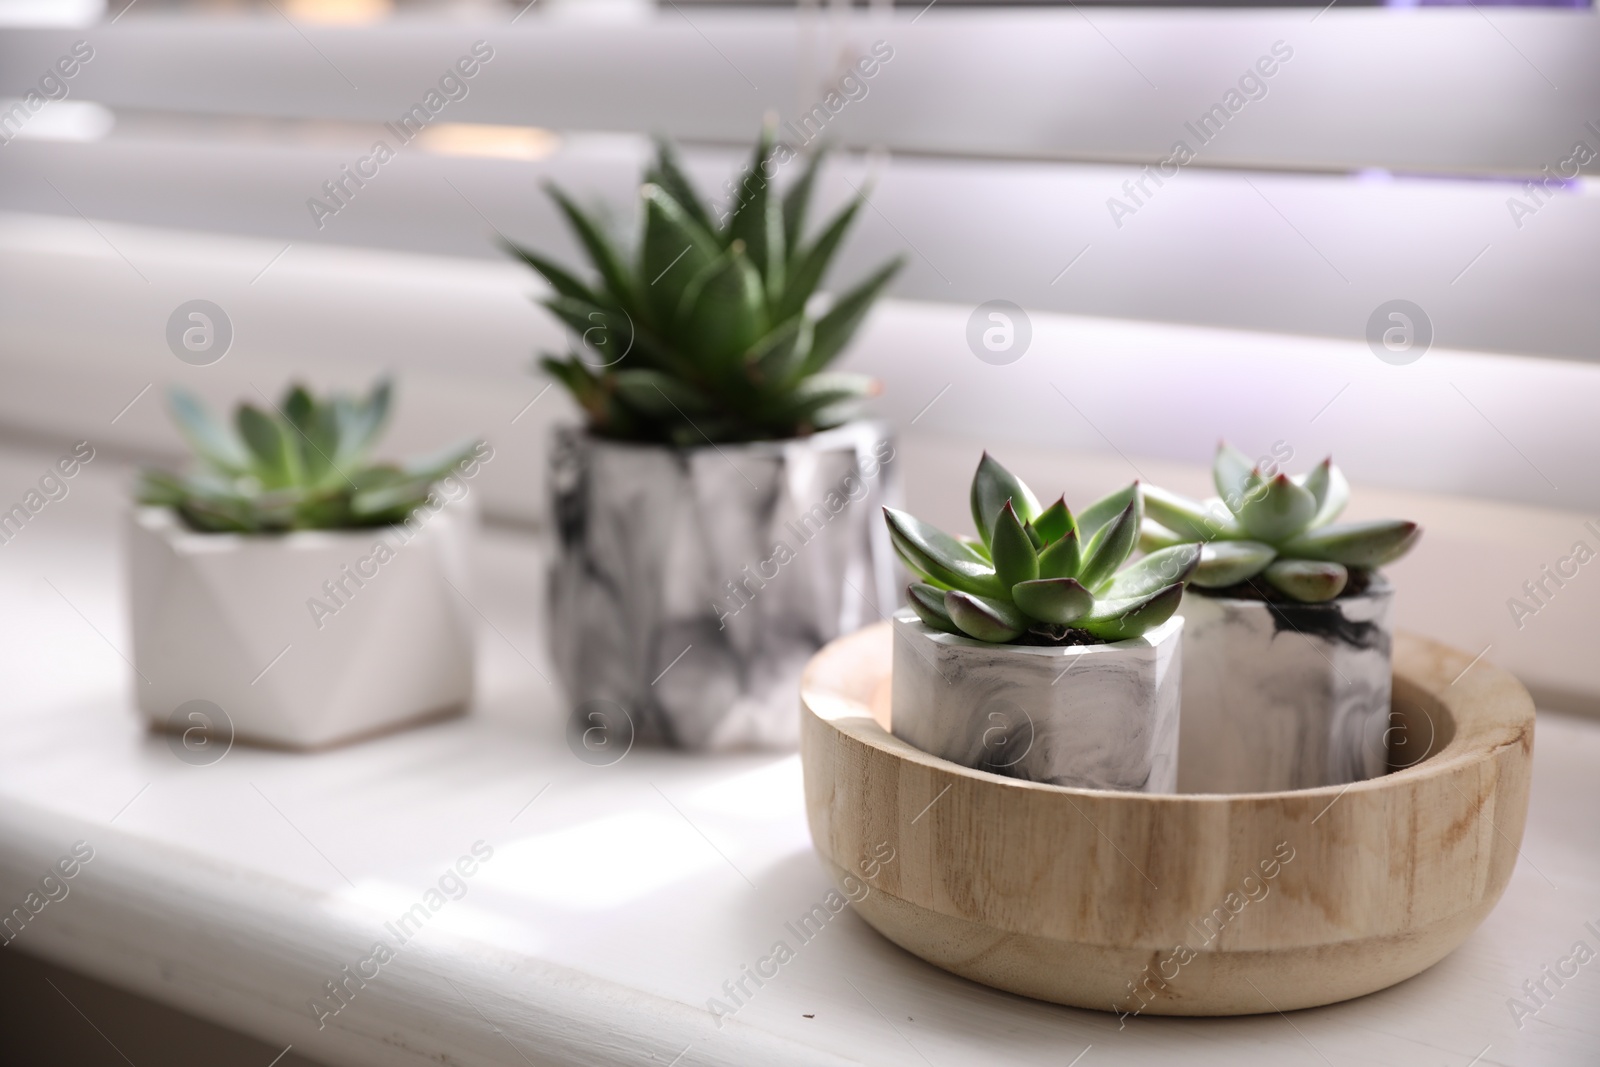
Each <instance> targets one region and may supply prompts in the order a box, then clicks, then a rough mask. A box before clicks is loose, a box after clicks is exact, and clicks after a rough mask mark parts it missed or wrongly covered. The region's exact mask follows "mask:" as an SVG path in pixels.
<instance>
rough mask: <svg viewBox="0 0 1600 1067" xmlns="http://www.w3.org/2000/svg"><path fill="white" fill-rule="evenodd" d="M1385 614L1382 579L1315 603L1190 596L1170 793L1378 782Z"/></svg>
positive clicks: (1389, 607)
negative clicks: (1354, 592)
mask: <svg viewBox="0 0 1600 1067" xmlns="http://www.w3.org/2000/svg"><path fill="white" fill-rule="evenodd" d="M1393 605H1394V588H1393V587H1392V586H1391V585H1390V584H1389V583H1388V581H1386V580H1385V579H1384V578H1383V577H1382V576H1381V575H1374V576H1373V578H1372V584H1371V585H1370V586H1369V587H1368V588H1367V589H1366V590H1365V591H1363V592H1361V593H1359V594H1357V595H1354V596H1346V597H1339V598H1338V599H1335V600H1330V601H1326V602H1324V603H1321V604H1299V603H1275V602H1267V601H1262V600H1245V599H1232V598H1227V597H1211V596H1207V595H1206V594H1205V593H1204V592H1203V591H1202V590H1200V589H1197V588H1195V587H1194V586H1190V587H1189V589H1188V591H1187V593H1186V594H1185V595H1184V598H1183V603H1182V605H1181V606H1180V607H1179V609H1178V611H1179V614H1181V615H1182V616H1183V617H1184V618H1185V619H1186V620H1187V621H1188V625H1187V627H1186V628H1185V630H1184V640H1183V660H1184V662H1183V726H1182V730H1181V738H1182V740H1181V743H1180V746H1179V754H1178V790H1179V792H1182V793H1263V792H1278V791H1281V790H1286V789H1314V788H1316V787H1319V786H1327V785H1343V784H1345V783H1347V782H1359V781H1363V780H1365V779H1367V778H1374V777H1377V776H1378V775H1380V774H1383V773H1384V772H1385V770H1386V750H1385V740H1386V738H1385V735H1386V733H1387V731H1388V729H1389V692H1390V686H1391V678H1390V670H1391V667H1390V650H1391V648H1392V647H1393V643H1394V636H1393V619H1392V616H1393ZM1406 740H1407V741H1408V742H1409V741H1410V739H1406ZM1417 743H1418V745H1419V746H1421V745H1426V744H1427V739H1425V738H1419V739H1417ZM1419 758H1420V756H1419Z"/></svg>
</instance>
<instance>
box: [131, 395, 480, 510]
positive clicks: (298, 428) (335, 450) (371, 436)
mask: <svg viewBox="0 0 1600 1067" xmlns="http://www.w3.org/2000/svg"><path fill="white" fill-rule="evenodd" d="M391 394H392V389H391V387H390V384H389V382H388V381H387V380H382V381H379V382H378V383H377V384H376V385H375V386H374V387H373V389H372V392H371V393H369V394H368V395H367V396H365V397H352V396H346V395H342V394H337V393H336V394H334V395H332V396H331V397H329V398H327V399H326V400H321V401H319V400H316V399H314V398H313V397H312V396H311V394H310V393H308V392H307V391H306V390H305V388H304V387H303V386H300V385H291V386H290V387H289V389H288V390H287V391H286V392H285V393H284V396H283V400H282V402H281V403H279V404H278V406H277V407H276V408H274V409H273V410H272V411H270V412H269V411H262V410H261V409H259V408H256V407H253V406H251V405H249V404H240V405H239V407H238V409H237V410H236V411H235V412H234V420H233V426H232V427H231V428H230V427H229V426H228V425H227V424H226V423H223V422H220V421H218V420H217V419H215V418H213V417H212V416H211V413H210V412H208V411H207V410H206V409H205V407H204V406H202V405H201V403H200V402H199V401H198V400H196V399H195V398H194V397H193V396H191V395H190V394H188V393H186V392H184V391H182V390H179V389H174V390H173V391H172V393H171V396H170V398H169V402H170V407H171V411H172V418H173V421H174V422H176V423H177V424H178V429H179V430H180V431H181V432H182V433H183V436H184V438H185V439H186V440H187V441H188V442H189V446H190V447H191V448H192V449H193V450H194V455H195V466H194V469H193V470H192V471H191V472H190V473H188V474H185V475H177V474H173V473H171V472H170V471H164V470H155V469H151V470H146V471H144V473H143V477H142V479H141V482H140V485H139V491H138V499H139V502H140V503H141V504H151V505H158V506H162V507H170V508H172V509H174V510H175V511H176V512H177V513H178V514H179V515H180V516H181V517H182V518H183V520H184V522H186V523H187V524H188V525H189V526H190V527H192V528H193V529H196V530H200V531H204V532H213V533H219V532H224V531H237V532H240V533H278V532H282V531H286V530H311V529H317V530H321V529H343V528H347V527H363V526H386V525H389V524H391V523H398V522H404V521H405V520H406V519H407V518H408V517H409V516H410V515H411V512H412V511H413V510H415V509H416V508H417V506H418V505H420V504H422V503H423V502H424V501H425V500H427V498H428V494H429V491H430V490H431V489H432V488H433V485H434V483H436V482H438V481H439V480H440V479H441V478H443V477H444V476H445V475H447V474H449V473H450V472H451V470H452V469H454V468H455V467H457V466H458V465H459V464H461V463H463V462H465V461H466V460H468V459H469V458H470V457H471V456H473V455H474V454H475V451H476V448H477V446H476V444H475V443H466V444H459V445H453V446H451V447H450V448H448V449H445V450H443V451H441V452H438V453H435V454H434V455H432V456H428V457H426V458H424V459H420V460H414V461H412V462H410V463H406V464H403V465H399V466H396V465H394V464H388V463H370V462H368V460H367V455H368V453H369V452H370V451H371V449H372V446H373V445H374V444H375V443H376V442H377V439H378V436H379V434H381V433H382V431H383V427H384V423H385V422H386V421H387V419H388V414H389V398H390V396H391Z"/></svg>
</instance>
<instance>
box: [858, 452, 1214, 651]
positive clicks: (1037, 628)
mask: <svg viewBox="0 0 1600 1067" xmlns="http://www.w3.org/2000/svg"><path fill="white" fill-rule="evenodd" d="M884 517H885V519H886V520H887V521H888V524H889V537H890V540H891V541H892V542H893V543H894V547H895V549H896V551H898V552H899V553H900V558H901V559H902V560H904V561H905V564H906V566H907V567H909V568H910V569H911V570H912V571H913V572H914V573H915V574H917V575H918V576H920V577H921V578H922V581H920V582H917V583H915V584H913V585H912V586H911V587H910V589H909V593H910V599H911V607H912V610H914V611H915V612H916V613H917V615H918V616H919V617H921V619H922V621H923V622H925V623H927V624H928V625H929V626H931V627H933V628H934V629H936V630H943V631H945V632H946V633H952V634H961V635H962V636H965V637H971V638H975V639H977V640H979V641H988V642H991V643H994V644H1006V643H1015V644H1030V645H1064V644H1086V643H1093V642H1100V641H1121V640H1125V639H1127V638H1132V637H1138V636H1140V635H1141V634H1144V633H1145V632H1146V631H1148V630H1150V629H1152V628H1154V627H1156V626H1159V625H1161V624H1162V623H1163V622H1166V621H1167V619H1169V618H1171V617H1172V613H1173V612H1174V611H1176V610H1177V607H1178V602H1179V600H1180V599H1182V597H1183V584H1184V580H1185V579H1186V578H1188V576H1189V574H1190V573H1191V572H1192V571H1193V570H1194V568H1195V567H1196V565H1197V564H1198V563H1199V561H1200V546H1199V545H1197V544H1178V545H1174V546H1172V547H1171V548H1165V549H1161V550H1158V551H1156V552H1152V553H1150V554H1149V555H1147V556H1145V557H1144V558H1143V559H1141V560H1139V561H1138V562H1137V563H1134V564H1132V565H1130V566H1127V567H1124V566H1123V564H1124V563H1125V562H1127V559H1128V556H1129V554H1130V553H1132V552H1133V550H1134V547H1135V545H1136V544H1137V543H1138V540H1139V529H1140V522H1141V520H1142V517H1143V503H1142V494H1141V492H1140V489H1139V483H1138V482H1134V483H1133V484H1132V485H1129V486H1128V487H1127V488H1125V489H1119V490H1118V491H1116V492H1114V493H1112V494H1110V495H1109V496H1107V497H1104V498H1103V499H1100V500H1097V501H1095V502H1094V503H1093V504H1090V505H1089V506H1088V507H1087V508H1084V509H1083V510H1082V511H1080V512H1078V513H1077V514H1076V515H1074V514H1073V513H1072V512H1071V511H1069V510H1068V509H1067V503H1066V500H1065V499H1058V500H1057V501H1056V502H1055V503H1053V504H1051V505H1050V506H1049V507H1040V505H1039V501H1038V499H1037V498H1036V497H1035V496H1034V495H1033V493H1032V492H1031V491H1030V490H1029V489H1028V487H1027V486H1026V485H1024V484H1023V482H1022V480H1021V479H1019V478H1018V477H1017V476H1016V475H1014V474H1012V473H1011V472H1010V471H1008V470H1006V469H1005V468H1004V467H1002V466H1001V465H1000V464H999V463H997V462H995V460H994V459H992V458H991V457H990V456H989V454H988V453H987V452H985V453H984V455H983V459H982V460H981V461H980V462H979V463H978V471H977V473H976V474H975V475H973V478H972V519H973V522H974V523H976V524H977V527H978V535H979V539H978V540H974V539H972V538H956V537H951V536H950V535H949V534H947V533H944V532H943V531H942V530H939V529H937V528H935V527H933V526H930V525H929V524H927V523H925V522H923V521H922V520H920V519H918V518H916V517H914V516H912V515H908V514H906V513H905V512H903V511H896V510H895V509H893V508H884Z"/></svg>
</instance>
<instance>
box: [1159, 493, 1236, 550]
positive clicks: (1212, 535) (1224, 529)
mask: <svg viewBox="0 0 1600 1067" xmlns="http://www.w3.org/2000/svg"><path fill="white" fill-rule="evenodd" d="M1144 511H1145V514H1146V515H1148V516H1149V517H1150V518H1151V519H1154V520H1155V521H1156V522H1157V523H1159V524H1160V525H1161V526H1164V527H1166V528H1167V529H1168V530H1170V531H1172V532H1173V533H1174V534H1176V535H1177V536H1178V537H1180V538H1181V539H1183V540H1185V541H1213V540H1216V539H1217V538H1231V537H1239V536H1241V535H1242V534H1243V532H1244V531H1243V530H1241V529H1240V527H1239V524H1238V523H1237V522H1236V521H1235V520H1234V518H1233V516H1232V515H1230V514H1229V513H1228V511H1227V509H1226V508H1224V507H1223V506H1222V505H1221V504H1220V503H1218V504H1216V506H1214V507H1207V506H1206V504H1204V503H1202V502H1200V501H1198V500H1191V499H1190V498H1189V497H1186V496H1182V495H1180V494H1178V493H1173V492H1169V491H1167V490H1165V489H1162V488H1161V487H1160V486H1155V485H1147V486H1145V487H1144Z"/></svg>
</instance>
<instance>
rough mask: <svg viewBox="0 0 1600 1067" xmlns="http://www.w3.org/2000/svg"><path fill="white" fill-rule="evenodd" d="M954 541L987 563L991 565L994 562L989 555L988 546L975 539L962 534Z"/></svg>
mask: <svg viewBox="0 0 1600 1067" xmlns="http://www.w3.org/2000/svg"><path fill="white" fill-rule="evenodd" d="M956 540H957V541H960V542H961V543H962V544H963V545H966V546H967V547H968V548H970V549H972V551H973V552H975V553H977V554H978V555H979V556H980V557H982V558H983V559H985V560H987V561H989V562H990V563H991V564H992V563H993V562H994V557H993V556H991V555H990V554H989V546H988V545H986V544H984V543H983V542H982V541H980V540H978V539H977V538H976V537H968V536H967V535H965V534H962V535H961V536H960V537H957V538H956Z"/></svg>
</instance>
